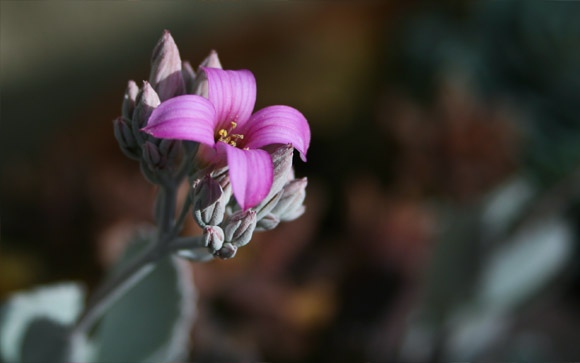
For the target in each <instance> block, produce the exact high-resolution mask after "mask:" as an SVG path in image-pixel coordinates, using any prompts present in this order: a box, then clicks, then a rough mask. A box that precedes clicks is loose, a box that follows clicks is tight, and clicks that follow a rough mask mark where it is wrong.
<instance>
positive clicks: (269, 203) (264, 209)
mask: <svg viewBox="0 0 580 363" xmlns="http://www.w3.org/2000/svg"><path fill="white" fill-rule="evenodd" d="M280 198H282V191H281V190H280V191H279V192H278V193H277V194H275V195H274V196H272V197H268V198H266V199H264V200H263V201H262V202H261V203H260V204H259V205H258V207H256V208H253V210H255V211H256V213H257V216H256V218H257V219H258V221H259V220H260V219H262V218H264V217H265V216H266V215H267V214H269V213H270V211H271V210H272V209H274V207H275V206H276V204H278V201H279V200H280Z"/></svg>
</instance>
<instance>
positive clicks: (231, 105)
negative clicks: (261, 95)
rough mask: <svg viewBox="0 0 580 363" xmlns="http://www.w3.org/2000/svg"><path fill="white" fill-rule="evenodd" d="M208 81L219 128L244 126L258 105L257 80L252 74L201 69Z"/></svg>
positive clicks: (242, 71) (241, 71)
mask: <svg viewBox="0 0 580 363" xmlns="http://www.w3.org/2000/svg"><path fill="white" fill-rule="evenodd" d="M201 69H203V71H204V72H205V74H206V75H207V79H208V86H209V95H208V97H209V100H210V101H211V103H212V104H213V105H214V107H215V110H216V116H217V119H218V127H219V128H228V127H229V126H230V125H231V122H236V123H237V124H238V125H239V126H242V125H243V124H244V123H246V121H248V119H249V118H250V115H251V114H252V111H253V110H254V105H255V103H256V79H255V78H254V75H253V74H252V72H250V71H248V70H245V69H242V70H239V71H229V70H228V71H224V70H223V69H218V68H207V67H201Z"/></svg>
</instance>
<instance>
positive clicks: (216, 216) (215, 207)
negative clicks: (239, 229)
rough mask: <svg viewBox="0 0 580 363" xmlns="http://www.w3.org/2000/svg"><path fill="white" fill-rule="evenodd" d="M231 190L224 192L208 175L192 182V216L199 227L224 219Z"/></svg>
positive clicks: (212, 224) (211, 224) (218, 222)
mask: <svg viewBox="0 0 580 363" xmlns="http://www.w3.org/2000/svg"><path fill="white" fill-rule="evenodd" d="M230 197H231V192H227V191H226V192H224V190H223V189H222V187H221V186H220V184H219V183H218V182H217V181H216V180H214V179H213V178H212V177H211V176H210V175H206V176H205V177H204V178H202V179H197V180H195V181H194V182H193V217H194V218H195V221H196V222H197V224H199V225H200V226H201V227H205V226H208V225H209V226H216V225H218V224H220V223H221V222H222V221H223V220H224V216H225V213H226V205H227V203H228V201H229V200H230Z"/></svg>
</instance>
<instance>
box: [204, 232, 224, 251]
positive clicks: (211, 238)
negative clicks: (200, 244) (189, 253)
mask: <svg viewBox="0 0 580 363" xmlns="http://www.w3.org/2000/svg"><path fill="white" fill-rule="evenodd" d="M203 240H204V243H205V246H206V247H207V248H209V250H210V252H211V253H216V252H217V251H219V250H220V249H221V248H222V246H223V244H224V231H223V230H222V229H221V228H220V227H218V226H206V227H205V228H204V229H203Z"/></svg>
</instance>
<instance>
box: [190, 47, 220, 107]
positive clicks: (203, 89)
mask: <svg viewBox="0 0 580 363" xmlns="http://www.w3.org/2000/svg"><path fill="white" fill-rule="evenodd" d="M199 66H200V67H207V68H219V69H222V64H221V63H220V60H219V58H218V55H217V52H216V51H215V50H212V51H211V52H210V53H209V55H208V56H207V57H206V58H205V59H204V60H203V61H202V62H201V64H200V65H199ZM192 90H193V94H195V95H199V96H202V97H205V98H207V97H208V90H209V89H208V83H207V75H206V74H205V72H198V74H197V77H196V78H195V82H194V83H193V86H192Z"/></svg>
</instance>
